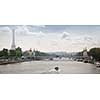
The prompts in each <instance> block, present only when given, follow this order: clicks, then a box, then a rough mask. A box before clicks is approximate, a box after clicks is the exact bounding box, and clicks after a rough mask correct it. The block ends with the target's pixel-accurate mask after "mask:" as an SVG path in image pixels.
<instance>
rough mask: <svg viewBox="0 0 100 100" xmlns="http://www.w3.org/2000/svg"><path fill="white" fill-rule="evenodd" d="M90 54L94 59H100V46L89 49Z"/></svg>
mask: <svg viewBox="0 0 100 100" xmlns="http://www.w3.org/2000/svg"><path fill="white" fill-rule="evenodd" d="M89 55H90V56H92V57H93V59H95V60H97V61H99V60H100V48H92V49H90V51H89Z"/></svg>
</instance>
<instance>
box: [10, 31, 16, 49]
mask: <svg viewBox="0 0 100 100" xmlns="http://www.w3.org/2000/svg"><path fill="white" fill-rule="evenodd" d="M15 48H16V45H15V29H13V30H12V45H11V49H12V50H15Z"/></svg>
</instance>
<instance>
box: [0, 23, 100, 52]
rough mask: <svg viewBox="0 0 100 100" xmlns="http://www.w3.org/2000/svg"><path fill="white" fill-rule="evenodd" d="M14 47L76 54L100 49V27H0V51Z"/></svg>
mask: <svg viewBox="0 0 100 100" xmlns="http://www.w3.org/2000/svg"><path fill="white" fill-rule="evenodd" d="M12 29H15V43H16V47H18V46H19V47H21V48H22V50H29V49H30V48H32V49H37V50H40V51H44V52H54V51H64V52H78V51H82V50H83V49H84V48H87V49H88V50H89V49H90V48H93V47H100V39H99V38H100V25H0V49H3V48H8V49H10V48H11V44H12Z"/></svg>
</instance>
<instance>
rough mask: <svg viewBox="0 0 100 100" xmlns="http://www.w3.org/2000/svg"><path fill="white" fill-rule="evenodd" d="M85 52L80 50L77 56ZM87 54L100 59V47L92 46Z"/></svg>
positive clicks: (97, 59) (93, 58)
mask: <svg viewBox="0 0 100 100" xmlns="http://www.w3.org/2000/svg"><path fill="white" fill-rule="evenodd" d="M83 52H84V51H81V52H78V53H77V56H83ZM87 54H88V56H89V57H90V58H91V59H92V60H96V61H100V48H91V49H90V50H89V51H88V52H87Z"/></svg>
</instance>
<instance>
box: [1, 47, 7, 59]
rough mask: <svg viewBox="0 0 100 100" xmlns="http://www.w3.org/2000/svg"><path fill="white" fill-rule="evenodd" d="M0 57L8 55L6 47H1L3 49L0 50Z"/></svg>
mask: <svg viewBox="0 0 100 100" xmlns="http://www.w3.org/2000/svg"><path fill="white" fill-rule="evenodd" d="M0 57H4V58H7V57H8V49H5V48H3V50H1V51H0Z"/></svg>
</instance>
